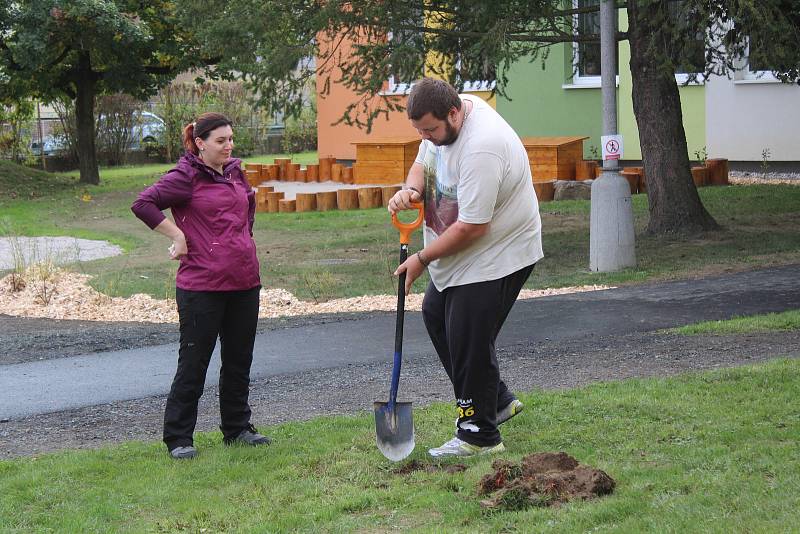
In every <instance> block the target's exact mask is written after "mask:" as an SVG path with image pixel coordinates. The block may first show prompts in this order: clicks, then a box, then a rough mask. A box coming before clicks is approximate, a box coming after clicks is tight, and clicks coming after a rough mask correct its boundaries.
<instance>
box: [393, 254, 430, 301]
mask: <svg viewBox="0 0 800 534" xmlns="http://www.w3.org/2000/svg"><path fill="white" fill-rule="evenodd" d="M424 270H425V266H424V265H423V264H422V262H421V261H420V259H419V256H417V255H416V254H412V255H411V256H409V258H408V259H407V260H406V261H404V262H403V263H402V264H400V266H399V267H398V268H397V270H396V271H395V272H394V275H395V276H400V274H402V273H403V272H405V273H406V295H408V294H409V293H410V292H411V284H413V283H414V280H416V279H417V278H419V277H420V275H421V274H422V271H424Z"/></svg>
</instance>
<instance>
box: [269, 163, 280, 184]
mask: <svg viewBox="0 0 800 534" xmlns="http://www.w3.org/2000/svg"><path fill="white" fill-rule="evenodd" d="M280 175H281V166H280V165H275V164H274V163H273V164H272V165H267V176H268V178H269V179H270V180H272V181H277V180H278V179H279V177H280Z"/></svg>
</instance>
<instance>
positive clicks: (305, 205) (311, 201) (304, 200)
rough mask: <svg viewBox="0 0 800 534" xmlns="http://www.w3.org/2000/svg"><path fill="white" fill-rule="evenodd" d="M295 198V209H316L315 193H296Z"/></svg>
mask: <svg viewBox="0 0 800 534" xmlns="http://www.w3.org/2000/svg"><path fill="white" fill-rule="evenodd" d="M295 200H296V201H297V202H296V204H295V206H296V209H297V211H316V209H317V195H316V193H297V194H296V195H295Z"/></svg>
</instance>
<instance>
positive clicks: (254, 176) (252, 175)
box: [244, 170, 261, 187]
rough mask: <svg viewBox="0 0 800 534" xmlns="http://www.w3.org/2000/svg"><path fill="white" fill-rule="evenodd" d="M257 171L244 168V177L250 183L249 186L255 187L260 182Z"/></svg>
mask: <svg viewBox="0 0 800 534" xmlns="http://www.w3.org/2000/svg"><path fill="white" fill-rule="evenodd" d="M259 174H260V173H259V172H258V171H256V170H245V171H244V177H245V178H246V179H247V183H248V184H250V187H256V186H258V184H259V183H261V181H260V179H259Z"/></svg>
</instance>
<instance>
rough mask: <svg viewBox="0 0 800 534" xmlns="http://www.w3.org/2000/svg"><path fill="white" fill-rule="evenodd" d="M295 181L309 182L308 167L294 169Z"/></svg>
mask: <svg viewBox="0 0 800 534" xmlns="http://www.w3.org/2000/svg"><path fill="white" fill-rule="evenodd" d="M294 181H295V182H307V181H308V170H307V169H297V170H296V171H294Z"/></svg>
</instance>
